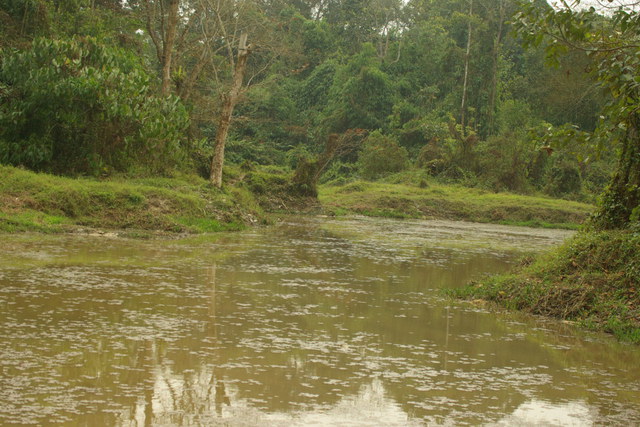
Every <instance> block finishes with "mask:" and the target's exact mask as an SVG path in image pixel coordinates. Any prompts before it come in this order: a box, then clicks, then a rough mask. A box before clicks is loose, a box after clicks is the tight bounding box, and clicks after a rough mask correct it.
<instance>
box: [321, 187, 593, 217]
mask: <svg viewBox="0 0 640 427" xmlns="http://www.w3.org/2000/svg"><path fill="white" fill-rule="evenodd" d="M319 199H320V202H321V203H322V205H323V207H324V209H325V210H326V211H328V212H330V213H333V214H336V215H343V214H349V213H357V214H362V215H369V216H386V217H394V218H428V219H432V218H442V219H453V220H466V221H477V222H493V223H501V224H512V225H528V226H533V227H554V228H570V229H573V228H577V227H578V224H579V223H581V222H582V221H584V219H585V218H586V217H587V216H588V215H589V213H590V212H591V210H592V206H591V205H587V204H584V203H579V202H572V201H567V200H559V199H552V198H546V197H533V196H523V195H516V194H510V193H494V192H489V191H486V190H481V189H477V188H468V187H462V186H457V185H442V184H437V183H429V184H426V183H425V182H422V183H421V184H417V185H411V184H406V183H388V182H367V181H356V182H352V183H349V184H345V185H331V186H327V185H325V186H322V187H321V188H320V194H319Z"/></svg>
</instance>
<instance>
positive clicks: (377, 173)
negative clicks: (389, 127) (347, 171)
mask: <svg viewBox="0 0 640 427" xmlns="http://www.w3.org/2000/svg"><path fill="white" fill-rule="evenodd" d="M408 160H409V155H408V153H407V150H406V149H405V148H404V147H401V146H400V145H398V143H397V142H396V141H395V140H394V139H392V138H390V137H388V136H385V135H382V133H381V132H380V131H375V132H372V133H371V134H370V135H369V136H368V137H367V139H366V140H365V142H364V144H363V147H362V151H360V155H359V158H358V168H359V170H360V174H361V175H362V176H363V177H364V178H367V179H375V178H380V177H383V176H385V175H389V174H391V173H394V172H400V171H402V170H404V169H405V168H406V167H407V163H408Z"/></svg>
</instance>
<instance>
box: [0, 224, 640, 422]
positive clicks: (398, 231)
mask: <svg viewBox="0 0 640 427" xmlns="http://www.w3.org/2000/svg"><path fill="white" fill-rule="evenodd" d="M565 236H566V233H564V232H559V231H549V230H531V229H526V228H510V227H501V226H491V225H477V224H468V223H452V222H435V221H434V222H425V221H391V220H379V219H357V220H331V219H319V218H316V219H309V218H306V219H291V220H288V221H286V222H285V223H282V224H280V225H278V226H275V227H270V228H265V229H258V230H250V231H248V232H245V233H235V234H229V235H216V236H206V237H197V238H190V239H182V240H168V241H159V240H154V241H136V240H126V239H117V238H109V237H88V236H53V237H50V236H32V235H23V236H11V237H6V238H5V240H6V243H5V245H3V246H2V248H0V310H1V311H2V313H3V316H2V318H0V390H2V393H0V424H10V423H19V424H47V423H51V424H70V425H76V424H82V425H105V424H107V425H123V426H124V425H126V426H128V425H137V426H140V425H195V424H197V425H211V424H221V423H222V424H228V425H287V426H289V425H301V426H302V425H304V426H307V425H336V426H337V425H363V426H369V425H370V426H376V425H398V426H400V425H420V424H456V425H457V424H465V423H468V424H479V423H484V424H497V425H512V424H543V425H571V424H572V423H573V424H575V425H589V424H602V423H614V424H638V423H640V410H639V409H638V408H640V405H639V403H640V363H639V362H640V351H639V350H638V349H637V348H635V347H629V346H624V345H620V344H616V343H615V342H613V341H611V340H610V339H608V338H607V337H602V336H596V335H588V334H581V333H578V332H575V331H574V330H573V329H571V328H569V327H568V326H566V325H563V324H558V323H555V322H549V321H543V320H534V319H530V318H526V317H523V316H518V315H507V314H498V315H497V314H495V313H489V312H487V311H485V310H484V309H483V308H480V307H475V306H472V305H468V304H462V303H461V304H455V305H453V306H450V302H449V301H446V300H443V299H442V298H441V297H440V296H439V289H441V288H442V287H445V286H460V285H462V284H464V283H465V282H466V281H468V280H470V279H473V278H478V277H481V276H482V275H484V274H487V273H490V272H496V271H504V270H505V269H507V268H508V267H509V266H510V265H512V264H513V263H514V262H516V261H517V259H518V257H520V256H521V255H522V254H524V253H528V252H535V251H539V250H542V249H543V248H546V247H548V246H550V245H553V244H556V243H558V242H559V241H561V240H562V239H563V238H564V237H565Z"/></svg>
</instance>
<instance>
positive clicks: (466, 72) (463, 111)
mask: <svg viewBox="0 0 640 427" xmlns="http://www.w3.org/2000/svg"><path fill="white" fill-rule="evenodd" d="M472 15H473V0H469V25H468V27H467V51H466V52H465V55H464V80H463V83H462V104H461V106H460V124H461V125H462V134H463V135H466V133H467V124H466V112H467V91H468V86H469V59H470V56H471V17H472Z"/></svg>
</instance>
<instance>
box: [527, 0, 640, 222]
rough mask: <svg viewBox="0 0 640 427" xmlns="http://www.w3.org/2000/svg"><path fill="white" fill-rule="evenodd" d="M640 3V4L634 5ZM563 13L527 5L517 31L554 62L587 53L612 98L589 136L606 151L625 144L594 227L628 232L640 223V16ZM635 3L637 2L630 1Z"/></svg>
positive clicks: (586, 11)
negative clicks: (543, 46)
mask: <svg viewBox="0 0 640 427" xmlns="http://www.w3.org/2000/svg"><path fill="white" fill-rule="evenodd" d="M634 3H635V2H634ZM562 4H563V6H564V7H562V8H560V9H552V8H550V7H548V6H547V5H544V6H542V7H541V6H540V5H539V4H538V3H524V4H523V5H522V12H520V13H518V14H517V15H516V28H517V30H518V31H519V33H520V34H521V35H522V37H523V38H524V41H525V42H526V43H527V44H532V45H539V44H541V43H543V42H548V43H547V44H546V51H547V54H548V55H549V59H550V61H552V62H554V61H555V62H557V60H558V57H560V56H562V55H564V54H566V53H567V52H568V51H570V49H578V50H582V51H584V52H586V53H587V54H588V55H589V57H590V58H591V60H592V70H593V78H594V79H596V80H597V81H598V82H599V83H600V84H601V86H602V87H603V88H604V89H606V90H607V91H608V92H609V94H610V95H611V98H610V99H611V101H610V102H609V103H608V104H607V105H606V106H605V110H604V112H603V114H602V119H601V121H600V122H599V124H598V127H597V128H596V130H595V132H594V133H593V135H591V137H590V138H589V139H590V140H592V141H595V142H596V143H598V144H599V145H600V146H601V147H602V148H603V149H605V148H609V149H611V145H612V144H615V143H617V144H619V145H620V150H619V152H620V155H619V160H618V166H617V169H616V172H615V174H614V176H613V178H612V180H611V183H610V185H609V187H608V189H607V190H606V192H605V195H604V197H603V203H602V206H601V208H600V211H599V212H598V214H597V215H596V218H595V221H594V223H595V224H596V225H598V226H600V227H602V228H625V227H628V226H630V225H632V224H636V225H637V224H638V222H640V85H639V84H638V82H640V13H638V12H637V11H636V10H633V9H626V8H624V7H620V8H618V9H617V10H615V11H614V12H613V14H612V16H611V18H606V17H604V16H602V15H600V14H599V13H598V12H597V11H596V9H595V8H593V7H591V8H589V9H577V8H576V7H575V6H580V1H579V0H575V1H574V3H573V5H574V8H571V7H570V6H569V5H568V4H567V3H566V2H565V1H563V2H562ZM629 4H631V3H629Z"/></svg>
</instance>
